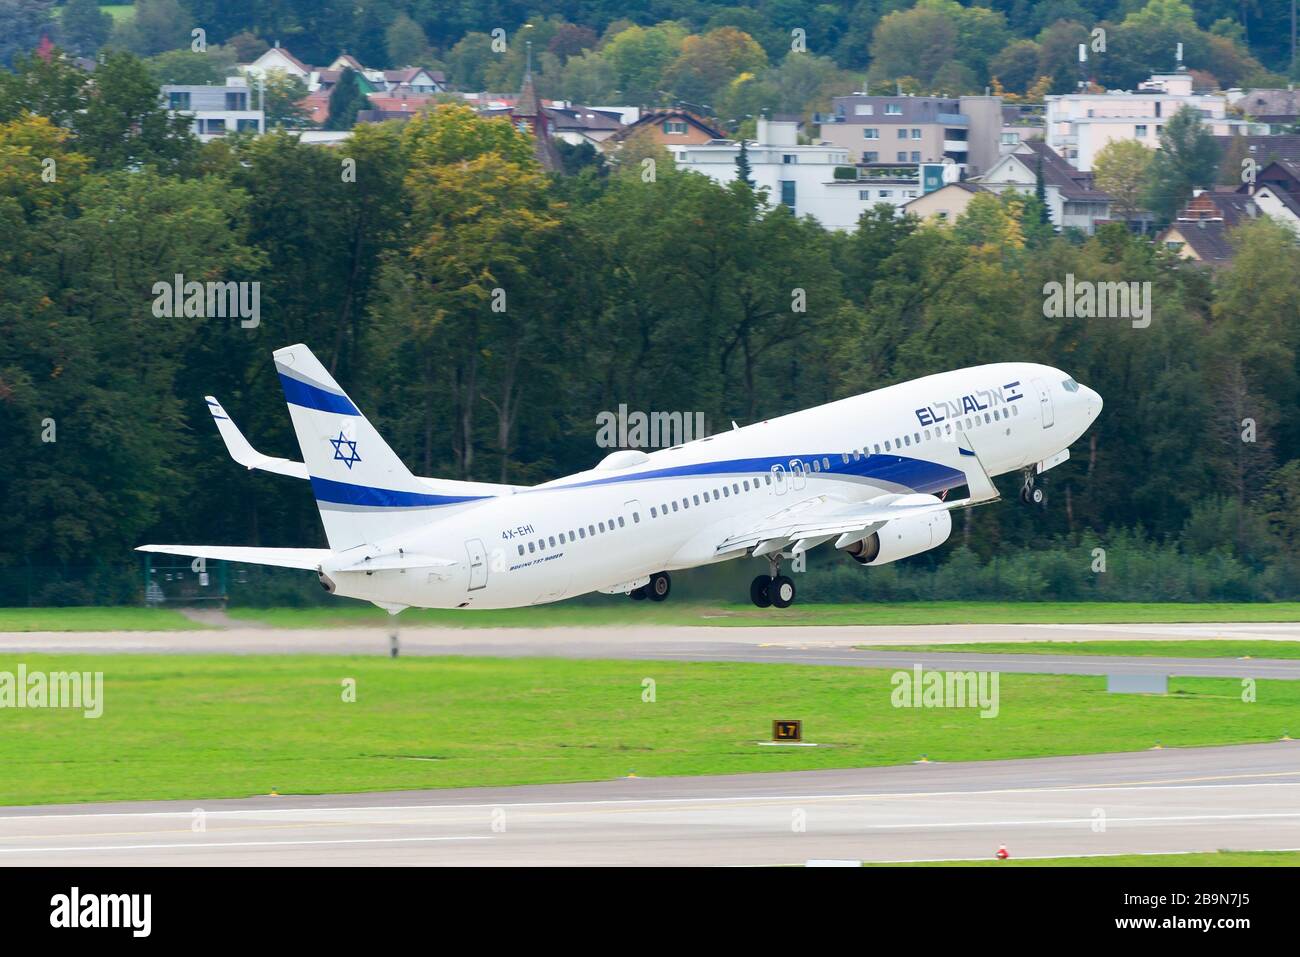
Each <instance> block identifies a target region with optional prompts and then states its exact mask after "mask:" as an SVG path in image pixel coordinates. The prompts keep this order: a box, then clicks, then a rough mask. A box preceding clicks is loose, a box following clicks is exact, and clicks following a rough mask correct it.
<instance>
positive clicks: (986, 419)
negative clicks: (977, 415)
mask: <svg viewBox="0 0 1300 957" xmlns="http://www.w3.org/2000/svg"><path fill="white" fill-rule="evenodd" d="M992 421H993V416H991V415H989V414H988V413H987V412H985V413H984V424H985V425H988V424H989V423H990V422H992Z"/></svg>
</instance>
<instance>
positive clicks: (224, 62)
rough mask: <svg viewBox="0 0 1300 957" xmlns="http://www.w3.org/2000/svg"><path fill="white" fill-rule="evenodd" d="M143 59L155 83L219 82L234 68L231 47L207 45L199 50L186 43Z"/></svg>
mask: <svg viewBox="0 0 1300 957" xmlns="http://www.w3.org/2000/svg"><path fill="white" fill-rule="evenodd" d="M145 62H146V63H147V64H148V66H149V70H150V72H151V73H153V75H154V79H156V80H157V81H158V85H159V86H162V85H163V84H164V83H177V84H189V85H194V86H200V85H209V86H222V85H223V84H224V83H225V82H226V77H227V76H230V75H231V74H233V73H234V72H235V51H234V49H233V48H232V47H223V46H210V47H208V48H207V50H205V51H204V52H202V53H199V52H197V51H193V50H191V49H190V48H189V47H186V48H185V49H183V50H168V51H166V52H165V53H159V54H158V55H157V56H152V57H150V58H149V59H148V60H146V61H145Z"/></svg>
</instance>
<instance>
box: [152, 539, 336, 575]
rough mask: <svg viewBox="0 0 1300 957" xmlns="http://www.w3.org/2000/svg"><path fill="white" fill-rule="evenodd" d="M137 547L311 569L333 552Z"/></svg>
mask: <svg viewBox="0 0 1300 957" xmlns="http://www.w3.org/2000/svg"><path fill="white" fill-rule="evenodd" d="M136 551H137V552H158V553H161V554H163V555H185V556H187V557H190V558H211V559H212V560H213V561H219V562H243V563H245V564H248V565H271V566H273V567H275V568H306V569H310V570H312V571H315V570H317V569H319V568H320V566H321V564H322V563H323V562H325V561H326V560H328V559H329V558H330V556H332V555H334V552H332V551H330V550H329V549H328V548H250V547H246V546H243V545H141V546H140V547H139V548H137V549H136Z"/></svg>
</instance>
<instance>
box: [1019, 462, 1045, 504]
mask: <svg viewBox="0 0 1300 957" xmlns="http://www.w3.org/2000/svg"><path fill="white" fill-rule="evenodd" d="M1024 475H1025V484H1024V485H1023V486H1022V487H1021V489H1020V501H1022V502H1024V503H1025V504H1026V505H1044V504H1046V502H1047V493H1046V492H1044V491H1043V490H1042V489H1041V488H1040V487H1038V486H1037V485H1035V484H1034V467H1033V466H1032V465H1031V466H1030V467H1029V468H1027V469H1025V471H1024Z"/></svg>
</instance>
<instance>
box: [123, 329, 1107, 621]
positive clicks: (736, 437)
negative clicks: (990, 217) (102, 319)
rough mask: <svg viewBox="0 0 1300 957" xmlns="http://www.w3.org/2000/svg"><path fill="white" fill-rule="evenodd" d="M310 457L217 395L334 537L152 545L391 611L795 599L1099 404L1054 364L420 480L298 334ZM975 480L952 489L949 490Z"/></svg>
mask: <svg viewBox="0 0 1300 957" xmlns="http://www.w3.org/2000/svg"><path fill="white" fill-rule="evenodd" d="M274 358H275V366H276V371H277V372H278V374H279V377H280V383H281V385H282V387H283V389H284V396H285V400H286V401H287V403H288V406H289V415H290V417H291V419H292V420H293V427H294V431H295V432H296V434H297V438H298V444H299V447H300V448H301V450H302V457H303V461H301V462H296V461H291V460H288V459H283V458H275V457H272V456H267V455H263V454H261V453H260V452H258V451H256V450H255V449H254V448H253V447H252V445H250V444H249V442H248V440H247V439H245V437H244V435H243V433H242V432H240V430H239V428H238V427H237V426H236V425H235V423H234V422H233V421H232V420H231V418H230V416H228V415H227V414H226V411H225V409H224V407H223V406H222V405H221V404H220V403H219V402H218V401H217V400H216V399H215V398H214V397H212V396H207V397H206V398H207V403H208V407H209V409H210V411H211V413H212V417H213V419H214V420H215V422H216V426H217V430H218V432H219V433H220V435H221V437H222V439H223V440H224V441H225V444H226V447H227V450H228V451H229V453H230V455H231V457H232V458H234V459H235V461H236V462H238V463H239V464H240V465H243V466H244V467H245V468H247V469H249V470H254V469H258V470H262V471H267V472H273V473H277V474H280V475H287V476H292V477H294V478H298V479H306V480H309V481H310V482H311V488H312V492H313V493H314V495H315V497H316V504H317V506H318V508H319V510H320V516H321V521H322V523H323V525H324V529H325V537H326V540H327V541H328V544H329V547H328V548H260V547H239V546H209V545H142V546H140V547H139V548H138V549H137V550H138V551H145V552H161V553H165V554H170V555H185V556H192V557H196V558H205V559H213V560H222V561H231V562H243V563H251V564H259V565H270V566H276V567H282V568H299V569H304V570H308V571H312V572H315V573H316V575H317V576H318V578H319V580H320V583H321V584H322V585H323V586H324V587H325V589H326V590H327V591H329V592H330V593H332V594H335V595H345V596H349V597H352V598H359V599H363V600H367V601H370V602H373V603H374V604H375V605H378V606H379V607H381V608H384V609H387V610H388V611H389V612H390V613H392V614H397V613H398V612H400V611H402V610H403V609H405V608H408V607H417V608H466V609H475V608H518V607H523V606H528V605H540V604H546V603H548V602H554V601H559V600H561V599H564V598H571V597H573V596H576V595H582V594H587V593H590V592H605V593H608V594H615V595H618V594H626V595H629V596H630V597H631V598H632V599H635V600H642V599H649V600H651V601H663V600H664V599H666V598H667V597H668V595H669V592H670V590H671V578H670V573H671V572H674V571H679V570H683V569H690V568H696V567H699V566H702V565H709V564H712V563H715V562H723V561H728V560H731V559H736V558H741V557H744V556H751V557H753V558H757V559H765V560H766V562H767V573H766V574H760V575H758V576H757V577H755V578H754V580H753V582H752V584H751V586H750V600H751V601H752V602H753V603H754V604H755V605H757V606H759V607H761V608H766V607H776V608H787V607H789V606H790V605H791V604H792V603H793V602H794V599H795V584H794V581H793V579H791V578H790V577H789V576H788V575H784V574H782V573H781V564H782V562H783V561H785V560H789V559H795V558H797V557H799V556H802V555H803V554H804V553H806V552H807V551H809V550H810V549H812V548H815V547H817V546H818V545H822V544H825V543H831V544H832V547H833V548H835V549H838V550H839V551H842V552H844V553H845V554H846V555H847V556H848V558H849V559H850V560H852V561H854V562H856V563H857V564H859V565H863V566H868V567H874V566H879V565H884V564H887V563H889V562H894V561H898V560H899V559H903V558H908V557H910V556H913V555H917V554H920V553H921V552H924V551H927V550H929V549H932V548H937V547H938V546H940V545H942V544H943V543H944V542H945V541H947V539H948V536H949V535H950V534H951V531H952V512H953V511H954V510H956V509H961V508H968V507H972V506H977V505H983V504H988V503H992V502H995V501H997V500H998V498H999V497H1000V496H999V492H998V490H997V488H996V487H995V486H994V484H993V482H992V477H993V476H997V475H1002V474H1006V473H1009V472H1013V471H1017V470H1019V471H1021V472H1022V473H1023V476H1024V479H1023V484H1022V488H1021V493H1020V497H1021V500H1022V501H1024V502H1026V503H1031V504H1037V505H1041V504H1043V502H1044V501H1045V496H1044V494H1043V489H1042V487H1041V486H1040V485H1038V484H1037V483H1036V482H1035V477H1036V476H1037V475H1040V474H1042V473H1043V472H1045V471H1047V470H1048V469H1051V468H1054V467H1055V466H1057V465H1060V464H1061V463H1062V462H1064V461H1066V460H1067V459H1068V458H1069V455H1070V451H1069V449H1070V445H1071V444H1072V443H1073V442H1075V441H1076V440H1077V439H1078V438H1079V437H1080V436H1082V435H1083V434H1084V432H1086V431H1087V430H1088V428H1089V427H1090V426H1091V425H1092V423H1093V422H1094V421H1095V420H1096V419H1097V417H1098V416H1099V415H1100V413H1101V408H1102V399H1101V396H1099V395H1098V394H1097V393H1096V392H1094V391H1093V390H1092V389H1090V388H1088V387H1087V386H1084V385H1080V384H1079V383H1078V382H1076V381H1075V380H1074V379H1072V378H1071V377H1070V376H1068V375H1067V374H1066V373H1064V372H1062V371H1060V370H1059V369H1054V368H1052V367H1050V366H1046V365H1039V364H1036V363H1029V362H1000V363H994V364H990V365H981V366H974V367H971V368H966V369H958V370H955V371H952V372H942V373H938V374H935V375H928V376H925V377H924V378H920V379H914V380H912V381H910V382H903V383H899V384H897V385H891V386H888V387H885V388H882V389H877V390H875V391H872V392H867V393H864V394H861V395H856V396H852V397H850V398H846V399H840V400H838V401H835V402H829V403H827V404H825V405H820V406H816V407H814V408H811V409H806V410H804V411H801V412H793V413H790V414H788V415H783V416H780V417H778V418H774V419H769V420H767V421H763V422H757V423H754V424H752V425H747V426H744V427H743V428H742V427H740V426H737V425H736V424H735V423H734V422H733V423H732V429H731V430H729V431H724V432H721V433H718V434H715V435H711V436H707V437H703V438H699V439H696V440H694V441H691V442H687V443H684V444H682V445H678V446H674V447H673V448H669V449H662V450H659V451H654V452H645V451H642V450H639V449H621V450H618V451H615V452H611V453H610V454H608V455H606V456H605V457H604V458H603V459H601V461H600V462H598V463H597V464H596V465H595V466H594V467H593V468H591V469H588V470H587V471H584V472H577V473H575V474H573V475H568V476H565V477H563V478H557V479H554V480H553V481H549V482H545V483H542V484H540V485H534V486H516V485H500V484H490V483H481V482H465V481H455V480H448V479H437V478H422V477H419V476H416V475H413V474H412V473H411V472H410V471H409V470H408V469H407V468H406V466H405V465H404V464H402V461H401V459H400V458H398V456H397V454H396V453H395V452H393V450H392V449H391V448H390V447H389V446H388V444H387V443H386V442H385V441H384V439H383V438H382V437H381V436H380V434H379V433H378V432H377V431H376V430H375V428H374V426H372V425H371V424H370V422H369V420H368V419H366V417H365V416H363V415H362V414H361V412H360V411H359V410H358V409H357V407H356V406H355V405H354V404H353V402H352V400H351V399H349V398H348V396H347V394H346V393H345V392H344V391H343V389H342V388H340V387H339V385H338V383H337V382H335V381H334V378H333V377H332V376H331V375H330V374H329V372H327V371H326V369H325V367H324V366H323V365H321V363H320V362H319V361H318V360H317V358H316V356H314V355H313V354H312V352H311V350H310V349H308V348H307V347H306V346H305V345H302V344H297V345H292V346H287V347H285V348H283V349H280V350H277V351H276V352H275V353H274ZM963 486H964V487H965V489H966V494H965V496H964V497H961V498H956V497H953V498H949V497H948V493H949V492H950V491H952V490H953V489H955V488H959V487H963Z"/></svg>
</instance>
